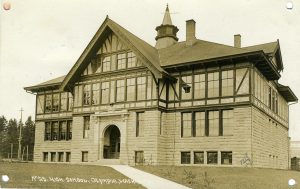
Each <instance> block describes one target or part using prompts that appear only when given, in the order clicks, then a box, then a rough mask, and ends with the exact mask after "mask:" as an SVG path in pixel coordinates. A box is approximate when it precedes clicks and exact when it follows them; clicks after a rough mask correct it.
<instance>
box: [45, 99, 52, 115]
mask: <svg viewBox="0 0 300 189" xmlns="http://www.w3.org/2000/svg"><path fill="white" fill-rule="evenodd" d="M45 106H46V107H45V113H50V112H51V110H52V95H46V102H45Z"/></svg>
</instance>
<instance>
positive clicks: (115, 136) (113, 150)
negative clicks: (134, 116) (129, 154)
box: [103, 125, 121, 159]
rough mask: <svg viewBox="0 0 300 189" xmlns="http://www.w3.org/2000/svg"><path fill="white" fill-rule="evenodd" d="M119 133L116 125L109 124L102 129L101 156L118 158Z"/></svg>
mask: <svg viewBox="0 0 300 189" xmlns="http://www.w3.org/2000/svg"><path fill="white" fill-rule="evenodd" d="M120 137H121V133H120V130H119V128H118V127H117V126H115V125H110V126H108V127H107V128H106V130H105V131H104V145H103V158H104V159H119V157H120Z"/></svg>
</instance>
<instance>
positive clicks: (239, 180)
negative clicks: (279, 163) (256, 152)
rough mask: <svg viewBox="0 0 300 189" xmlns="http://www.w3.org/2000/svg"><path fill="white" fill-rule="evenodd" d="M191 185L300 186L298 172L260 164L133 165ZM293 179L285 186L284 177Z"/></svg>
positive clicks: (223, 188)
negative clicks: (232, 166)
mask: <svg viewBox="0 0 300 189" xmlns="http://www.w3.org/2000/svg"><path fill="white" fill-rule="evenodd" d="M135 168H138V169H140V170H143V171H146V172H149V173H152V174H155V175H157V176H161V177H163V178H166V179H169V180H172V181H174V182H177V183H179V184H183V185H185V186H188V187H191V188H204V189H206V188H207V189H253V188H254V189H287V188H293V189H294V188H300V172H298V171H291V170H276V169H262V168H229V167H189V166H136V167H135ZM289 179H294V180H296V183H298V184H296V185H294V186H289V185H288V180H289Z"/></svg>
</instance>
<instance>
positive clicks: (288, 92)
mask: <svg viewBox="0 0 300 189" xmlns="http://www.w3.org/2000/svg"><path fill="white" fill-rule="evenodd" d="M278 92H279V93H280V94H281V95H282V96H283V98H284V99H285V100H286V101H287V102H298V98H297V96H296V95H295V93H294V92H293V91H292V89H291V88H290V87H289V86H284V85H280V86H279V87H278Z"/></svg>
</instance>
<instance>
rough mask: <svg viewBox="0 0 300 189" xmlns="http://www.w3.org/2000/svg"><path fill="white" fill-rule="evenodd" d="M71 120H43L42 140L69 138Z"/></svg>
mask: <svg viewBox="0 0 300 189" xmlns="http://www.w3.org/2000/svg"><path fill="white" fill-rule="evenodd" d="M71 139H72V121H71V120H70V121H52V122H45V136H44V140H71Z"/></svg>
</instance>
